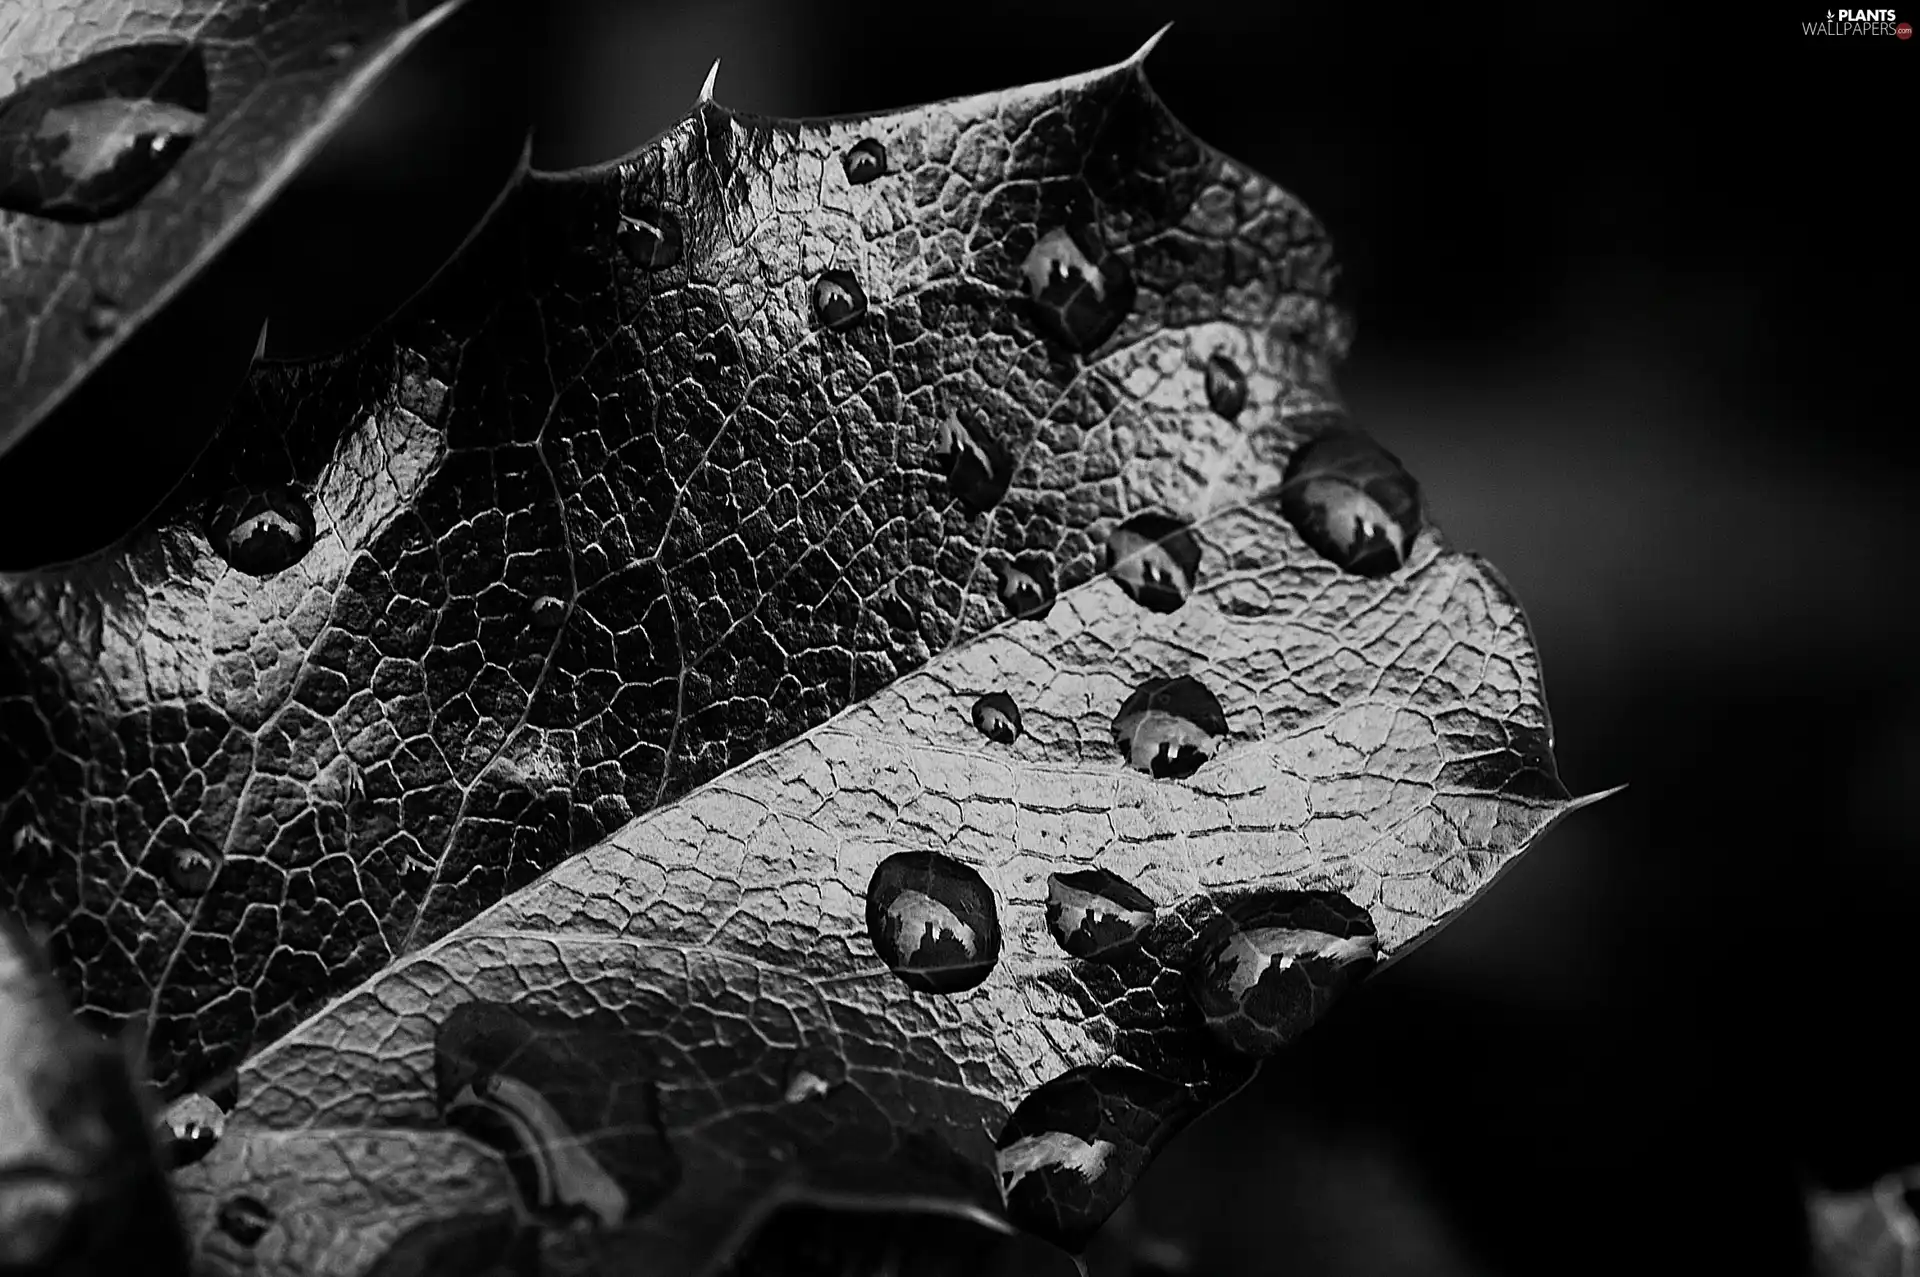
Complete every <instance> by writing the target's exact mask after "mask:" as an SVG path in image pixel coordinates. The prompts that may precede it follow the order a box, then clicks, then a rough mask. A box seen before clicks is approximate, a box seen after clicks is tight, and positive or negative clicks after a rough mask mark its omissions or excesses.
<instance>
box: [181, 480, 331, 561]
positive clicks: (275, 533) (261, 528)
mask: <svg viewBox="0 0 1920 1277" xmlns="http://www.w3.org/2000/svg"><path fill="white" fill-rule="evenodd" d="M206 532H207V540H209V541H211V542H212V543H213V548H214V551H215V552H216V553H217V554H219V556H220V557H221V558H223V559H225V560H226V561H227V563H228V564H230V565H231V566H232V567H234V568H235V569H237V570H239V571H241V572H245V573H246V574H247V575H248V576H259V577H268V576H272V575H274V574H275V573H277V572H284V571H286V570H287V569H288V568H290V567H292V566H293V565H294V564H296V563H298V562H299V561H300V560H301V559H302V558H304V557H305V556H306V553H307V551H308V550H310V549H312V548H313V537H314V524H313V506H312V505H311V504H310V503H309V502H308V500H307V495H306V493H304V492H302V491H301V490H300V489H299V488H296V487H294V486H293V485H292V484H278V485H275V486H273V487H268V488H233V489H230V490H229V491H228V492H227V494H226V495H225V496H223V497H221V498H220V500H219V501H217V502H216V503H214V505H213V507H212V508H211V509H210V510H209V511H208V513H207V518H206Z"/></svg>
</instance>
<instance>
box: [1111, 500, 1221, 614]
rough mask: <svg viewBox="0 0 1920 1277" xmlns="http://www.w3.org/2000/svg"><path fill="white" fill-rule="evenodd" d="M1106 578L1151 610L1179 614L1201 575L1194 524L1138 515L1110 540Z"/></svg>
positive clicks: (1115, 531) (1115, 530)
mask: <svg viewBox="0 0 1920 1277" xmlns="http://www.w3.org/2000/svg"><path fill="white" fill-rule="evenodd" d="M1107 573H1108V575H1110V576H1112V577H1113V579H1114V581H1115V583H1117V584H1118V585H1119V586H1120V588H1121V589H1122V590H1125V591H1126V592H1127V597H1128V598H1130V599H1132V600H1133V601H1134V602H1135V603H1138V604H1139V605H1140V606H1141V607H1144V608H1146V609H1147V610H1148V611H1152V612H1163V613H1164V612H1172V611H1174V610H1176V609H1177V608H1178V607H1179V606H1180V605H1181V604H1182V603H1185V602H1186V601H1187V596H1188V595H1189V594H1191V593H1193V587H1194V583H1195V582H1196V581H1197V580H1198V579H1199V576H1200V542H1199V541H1197V540H1196V539H1195V538H1194V535H1193V525H1191V524H1190V523H1188V522H1187V521H1186V520H1184V519H1176V518H1173V517H1172V516H1171V515H1165V514H1154V513H1151V512H1147V513H1143V514H1136V515H1134V516H1133V517H1132V518H1130V519H1128V520H1127V521H1126V522H1124V523H1122V524H1121V525H1120V526H1119V527H1117V528H1115V529H1114V530H1113V531H1112V532H1111V533H1109V534H1108V535H1107Z"/></svg>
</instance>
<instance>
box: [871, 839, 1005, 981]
mask: <svg viewBox="0 0 1920 1277" xmlns="http://www.w3.org/2000/svg"><path fill="white" fill-rule="evenodd" d="M867 935H868V937H869V938H870V939H871V940H872V941H873V947H874V950H875V951H876V952H878V953H879V955H880V958H881V960H882V961H883V962H885V963H886V964H887V965H888V966H889V967H891V968H892V969H893V973H894V974H895V975H897V976H899V977H900V979H901V980H902V981H903V982H904V983H905V984H906V986H907V987H908V988H910V989H917V990H919V991H920V992H922V993H960V992H963V991H965V990H967V989H971V988H973V987H974V986H976V985H978V984H980V983H981V982H982V981H983V980H985V979H986V978H987V977H988V976H989V975H991V974H992V973H993V966H994V963H996V962H998V961H999V960H1000V918H999V914H998V912H997V910H996V909H995V907H994V902H993V889H992V888H991V887H989V886H987V883H986V879H984V878H982V877H981V876H980V875H979V873H978V872H976V871H975V870H974V869H973V868H972V867H971V866H968V865H964V864H961V863H960V862H959V861H958V860H955V859H954V858H953V857H951V856H947V855H943V854H941V853H940V852H937V851H901V852H895V853H894V854H893V855H891V856H888V857H887V858H886V859H885V860H883V861H881V862H880V864H879V865H878V866H877V867H876V868H875V869H874V871H873V877H872V878H871V879H870V880H869V881H868V883H867Z"/></svg>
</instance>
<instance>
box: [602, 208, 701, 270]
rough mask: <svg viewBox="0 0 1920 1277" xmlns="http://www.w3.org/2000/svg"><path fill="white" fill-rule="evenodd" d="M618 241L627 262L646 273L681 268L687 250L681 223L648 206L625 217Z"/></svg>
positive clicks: (621, 221)
mask: <svg viewBox="0 0 1920 1277" xmlns="http://www.w3.org/2000/svg"><path fill="white" fill-rule="evenodd" d="M616 238H617V239H618V240H619V241H620V251H621V252H622V253H625V254H626V257H627V260H628V261H630V262H632V263H633V264H634V265H635V266H637V267H639V268H640V269H641V270H644V271H659V270H665V269H667V268H668V267H669V266H677V265H679V263H680V257H681V254H682V253H684V252H685V250H686V240H685V238H684V237H683V236H682V235H681V232H680V219H679V218H677V217H675V216H674V215H673V214H672V213H669V212H668V211H667V210H666V209H664V208H655V207H652V206H648V207H643V208H640V209H637V210H635V211H634V212H631V213H623V214H621V216H620V229H619V231H618V232H617V234H616Z"/></svg>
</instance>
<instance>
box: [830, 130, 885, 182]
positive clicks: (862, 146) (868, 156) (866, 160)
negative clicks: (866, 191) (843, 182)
mask: <svg viewBox="0 0 1920 1277" xmlns="http://www.w3.org/2000/svg"><path fill="white" fill-rule="evenodd" d="M840 164H841V167H843V168H845V169H846V170H847V180H848V181H849V182H851V183H853V184H854V185H855V186H865V185H866V184H867V183H868V182H871V181H873V180H874V179H875V178H877V177H884V176H886V172H887V148H886V147H884V146H882V145H880V144H879V143H878V142H876V141H874V140H873V139H872V138H870V137H863V138H861V139H860V140H859V141H858V142H855V143H854V144H853V145H852V146H850V147H848V148H847V153H846V154H845V155H842V156H841V157H840Z"/></svg>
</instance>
